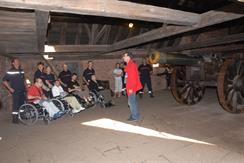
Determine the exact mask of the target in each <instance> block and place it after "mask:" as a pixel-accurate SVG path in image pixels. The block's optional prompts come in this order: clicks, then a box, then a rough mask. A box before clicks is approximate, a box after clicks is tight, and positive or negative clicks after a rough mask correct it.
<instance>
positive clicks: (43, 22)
mask: <svg viewBox="0 0 244 163" xmlns="http://www.w3.org/2000/svg"><path fill="white" fill-rule="evenodd" d="M35 14H36V36H37V49H38V52H40V53H43V52H44V46H45V42H46V36H47V28H48V21H49V12H48V11H40V10H36V11H35Z"/></svg>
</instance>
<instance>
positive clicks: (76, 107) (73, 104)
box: [64, 96, 85, 113]
mask: <svg viewBox="0 0 244 163" xmlns="http://www.w3.org/2000/svg"><path fill="white" fill-rule="evenodd" d="M64 100H65V101H67V102H68V103H69V105H70V106H71V107H72V108H73V109H74V111H73V112H74V113H75V112H79V111H80V110H84V109H85V108H83V107H82V106H81V105H80V104H79V102H78V101H77V99H76V98H75V97H74V96H68V97H64Z"/></svg>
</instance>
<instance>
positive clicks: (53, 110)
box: [39, 100, 60, 117]
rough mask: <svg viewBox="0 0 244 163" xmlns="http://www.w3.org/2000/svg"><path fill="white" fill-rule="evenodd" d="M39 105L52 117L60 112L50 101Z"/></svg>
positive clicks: (43, 101) (42, 101) (44, 101)
mask: <svg viewBox="0 0 244 163" xmlns="http://www.w3.org/2000/svg"><path fill="white" fill-rule="evenodd" d="M39 104H40V105H41V106H43V107H44V108H45V109H46V110H47V112H48V113H49V116H50V117H53V116H54V115H55V114H56V113H58V112H59V111H60V110H59V109H58V108H57V107H56V106H55V105H54V104H53V103H52V102H50V101H48V100H41V101H40V102H39Z"/></svg>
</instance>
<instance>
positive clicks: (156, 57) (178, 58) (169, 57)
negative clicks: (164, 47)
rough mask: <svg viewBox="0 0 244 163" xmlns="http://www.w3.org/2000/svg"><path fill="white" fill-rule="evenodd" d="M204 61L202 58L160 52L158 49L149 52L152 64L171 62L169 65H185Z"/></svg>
mask: <svg viewBox="0 0 244 163" xmlns="http://www.w3.org/2000/svg"><path fill="white" fill-rule="evenodd" d="M201 62H202V59H201V58H193V57H190V56H187V55H185V54H172V53H160V52H159V51H156V50H151V51H150V53H149V63H150V64H156V63H160V64H169V65H185V66H193V65H198V64H200V63H201Z"/></svg>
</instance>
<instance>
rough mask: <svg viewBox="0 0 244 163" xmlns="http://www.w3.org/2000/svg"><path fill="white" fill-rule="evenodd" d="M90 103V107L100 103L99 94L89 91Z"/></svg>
mask: <svg viewBox="0 0 244 163" xmlns="http://www.w3.org/2000/svg"><path fill="white" fill-rule="evenodd" d="M89 103H90V107H95V106H96V104H97V103H98V99H97V95H96V94H95V93H93V92H89Z"/></svg>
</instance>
